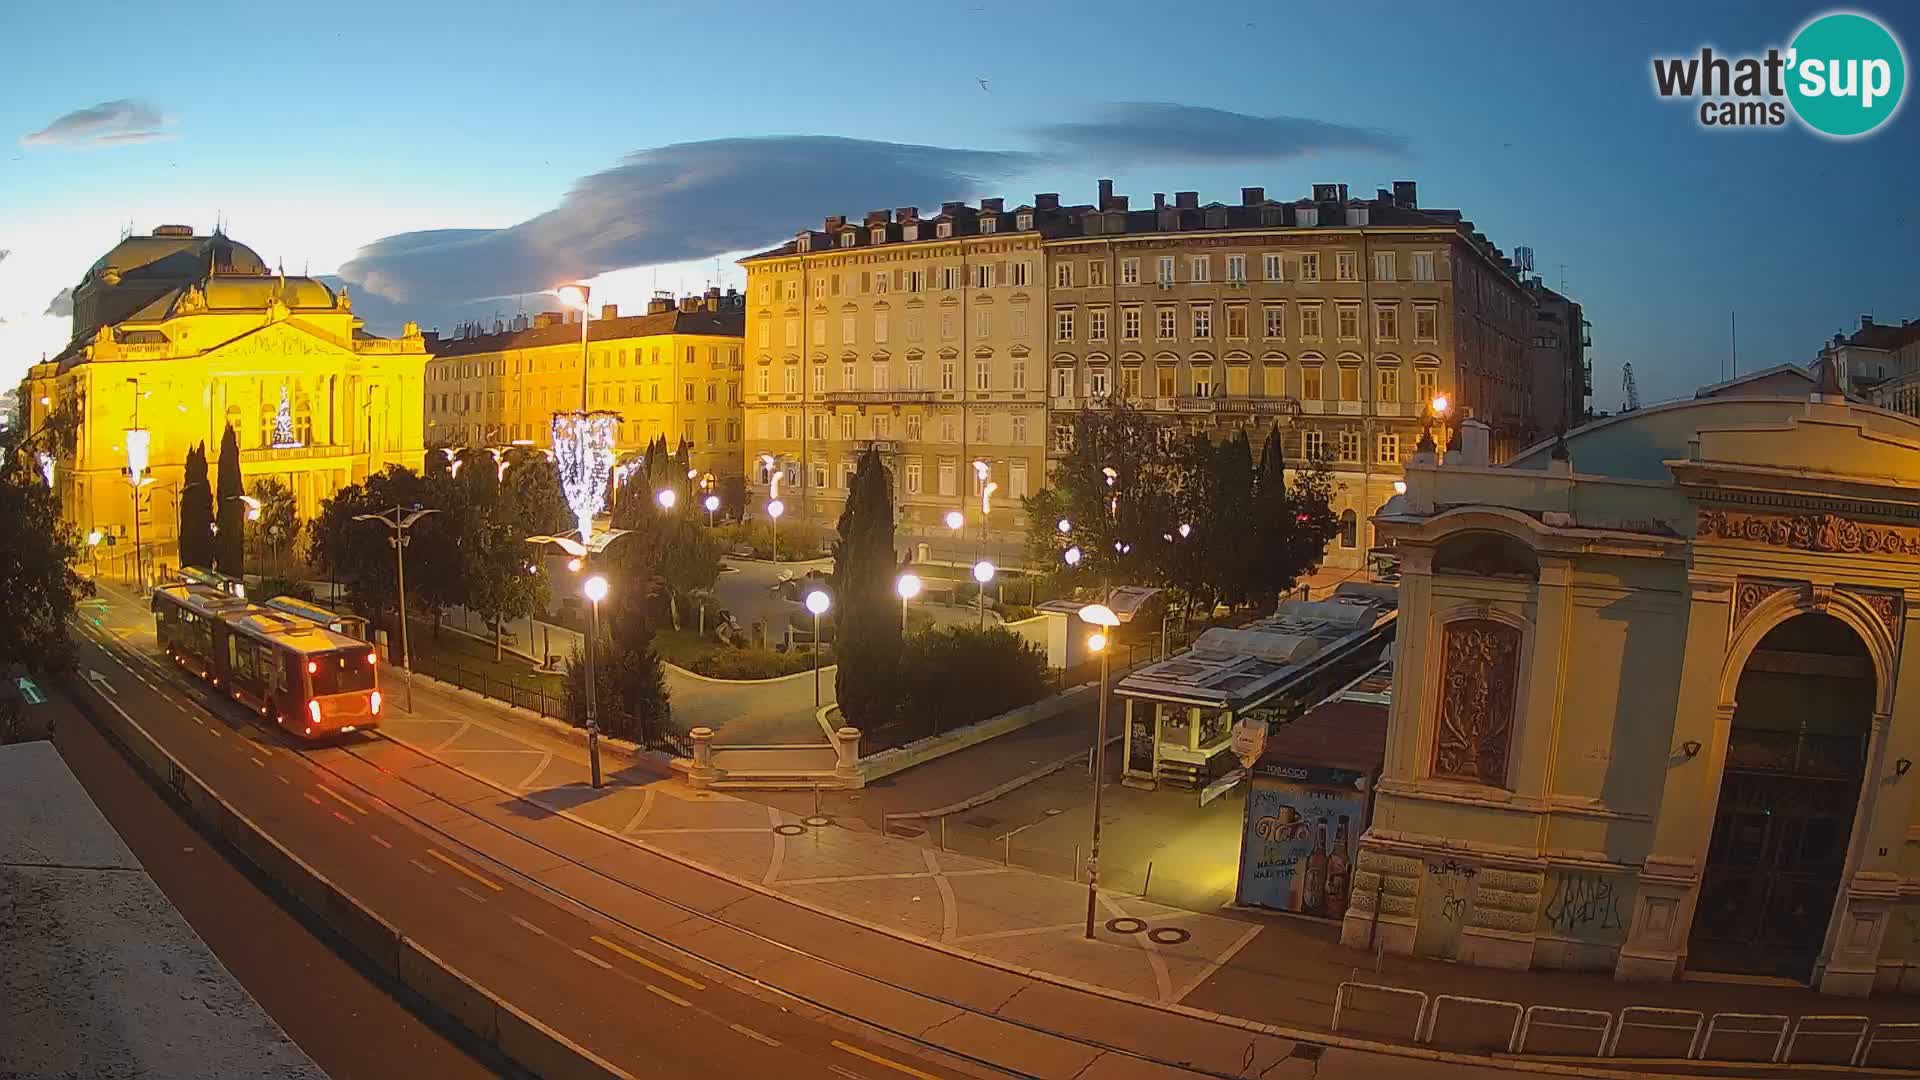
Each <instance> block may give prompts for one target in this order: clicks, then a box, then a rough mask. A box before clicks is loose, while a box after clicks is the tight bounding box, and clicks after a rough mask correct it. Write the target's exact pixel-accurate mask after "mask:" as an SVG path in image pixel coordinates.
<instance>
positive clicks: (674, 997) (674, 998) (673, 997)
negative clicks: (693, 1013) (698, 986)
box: [647, 983, 693, 1009]
mask: <svg viewBox="0 0 1920 1080" xmlns="http://www.w3.org/2000/svg"><path fill="white" fill-rule="evenodd" d="M647 989H648V990H651V991H653V992H654V993H656V994H658V995H660V996H661V997H663V998H666V999H667V1000H668V1001H671V1002H673V1003H674V1004H675V1005H679V1006H682V1007H684V1008H688V1009H691V1008H693V1002H691V1001H688V1000H687V999H686V998H683V997H681V996H680V995H679V994H669V993H667V992H666V991H665V990H662V989H660V988H659V987H657V986H655V985H653V984H652V983H648V984H647Z"/></svg>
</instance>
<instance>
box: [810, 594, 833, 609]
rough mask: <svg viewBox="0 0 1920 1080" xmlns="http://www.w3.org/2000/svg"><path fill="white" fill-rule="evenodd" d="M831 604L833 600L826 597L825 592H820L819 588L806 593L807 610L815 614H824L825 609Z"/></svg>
mask: <svg viewBox="0 0 1920 1080" xmlns="http://www.w3.org/2000/svg"><path fill="white" fill-rule="evenodd" d="M832 606H833V601H832V600H831V599H829V598H828V597H827V594H826V593H824V592H821V591H820V590H819V589H815V590H813V591H812V592H810V593H808V594H807V610H808V611H811V612H813V613H814V614H815V615H825V614H826V613H827V609H828V608H830V607H832Z"/></svg>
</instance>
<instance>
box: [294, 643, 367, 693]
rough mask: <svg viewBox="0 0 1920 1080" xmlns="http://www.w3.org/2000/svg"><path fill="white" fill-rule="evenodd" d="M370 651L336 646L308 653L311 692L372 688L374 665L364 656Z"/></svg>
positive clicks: (337, 691) (349, 691)
mask: <svg viewBox="0 0 1920 1080" xmlns="http://www.w3.org/2000/svg"><path fill="white" fill-rule="evenodd" d="M371 655H373V653H372V652H371V651H370V650H368V649H336V650H334V651H333V652H323V653H312V654H310V655H309V656H308V657H307V662H308V664H309V665H310V666H309V667H308V670H307V679H308V681H309V682H310V683H311V684H312V686H313V696H314V697H324V696H326V695H328V694H348V693H352V692H353V691H355V690H371V689H373V665H372V664H369V663H367V657H369V656H371Z"/></svg>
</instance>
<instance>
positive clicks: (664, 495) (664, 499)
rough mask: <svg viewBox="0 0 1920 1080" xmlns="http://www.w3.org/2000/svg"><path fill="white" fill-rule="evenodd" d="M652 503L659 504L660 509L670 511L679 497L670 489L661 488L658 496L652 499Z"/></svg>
mask: <svg viewBox="0 0 1920 1080" xmlns="http://www.w3.org/2000/svg"><path fill="white" fill-rule="evenodd" d="M653 501H654V502H657V503H659V504H660V509H662V510H671V509H673V504H674V503H676V502H678V501H680V496H679V495H678V494H677V493H676V492H675V491H674V490H673V489H672V488H661V489H660V492H659V494H657V495H655V496H654V497H653Z"/></svg>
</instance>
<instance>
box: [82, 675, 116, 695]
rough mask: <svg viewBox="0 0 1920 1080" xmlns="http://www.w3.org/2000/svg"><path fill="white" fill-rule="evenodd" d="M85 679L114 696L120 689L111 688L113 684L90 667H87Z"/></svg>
mask: <svg viewBox="0 0 1920 1080" xmlns="http://www.w3.org/2000/svg"><path fill="white" fill-rule="evenodd" d="M87 681H88V682H90V683H92V684H93V685H94V686H96V687H99V688H100V689H101V690H103V691H105V692H106V693H109V694H112V695H113V696H114V697H119V696H120V691H118V690H115V689H114V688H113V684H112V683H110V682H108V681H107V677H106V676H105V675H102V674H100V673H99V672H97V671H95V670H93V669H92V668H88V669H87Z"/></svg>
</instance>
